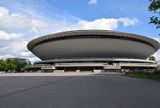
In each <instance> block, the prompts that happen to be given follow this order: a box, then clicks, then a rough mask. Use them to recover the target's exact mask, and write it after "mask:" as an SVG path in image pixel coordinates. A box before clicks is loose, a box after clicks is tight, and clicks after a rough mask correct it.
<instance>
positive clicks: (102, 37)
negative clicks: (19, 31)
mask: <svg viewBox="0 0 160 108" xmlns="http://www.w3.org/2000/svg"><path fill="white" fill-rule="evenodd" d="M27 47H28V49H29V50H30V51H31V52H32V53H33V54H34V55H36V56H37V57H39V58H40V59H41V60H42V61H39V62H36V63H35V65H36V64H37V65H38V64H39V65H40V64H41V65H45V64H47V65H53V67H54V69H58V67H56V66H57V65H58V64H57V63H61V65H62V63H65V65H64V64H63V66H61V67H64V68H65V67H67V66H68V67H72V66H71V63H72V65H73V67H75V66H74V65H75V64H76V66H77V67H79V66H78V65H80V66H81V65H83V67H84V66H85V67H87V65H88V66H89V67H94V66H90V65H89V64H92V65H93V64H94V65H95V66H96V64H97V63H103V64H104V63H105V64H107V65H106V66H108V65H112V66H113V64H114V63H122V62H123V63H124V62H125V63H127V62H128V63H155V62H153V61H149V60H146V59H147V58H148V57H149V56H151V55H152V54H153V53H155V52H156V51H157V50H158V49H159V47H160V45H159V43H158V42H157V41H156V40H153V39H151V38H148V37H145V36H141V35H137V34H131V33H124V32H117V31H108V30H75V31H66V32H60V33H55V34H50V35H47V36H42V37H39V38H37V39H34V40H32V41H31V42H29V43H28V45H27ZM67 63H68V64H67ZM77 63H78V64H77ZM87 63H88V64H87ZM95 63H96V64H95ZM84 64H87V65H84ZM116 65H117V64H116ZM139 67H140V66H139ZM142 67H143V66H142ZM94 68H95V67H94ZM106 68H107V67H106ZM113 68H114V67H113ZM103 69H104V67H103Z"/></svg>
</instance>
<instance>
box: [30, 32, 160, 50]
mask: <svg viewBox="0 0 160 108" xmlns="http://www.w3.org/2000/svg"><path fill="white" fill-rule="evenodd" d="M79 36H80V37H81V38H82V37H83V38H85V37H90V38H96V37H95V36H98V37H105V38H125V39H128V40H135V41H141V42H144V43H146V44H148V45H150V46H152V47H153V48H154V49H155V51H157V50H158V49H159V48H160V45H159V43H158V42H157V41H155V40H154V39H151V38H148V37H145V36H142V35H137V34H132V33H125V32H117V31H110V30H75V31H66V32H60V33H55V34H50V35H46V36H42V37H39V38H37V39H34V40H32V41H31V42H29V43H28V45H27V47H28V49H29V50H30V51H32V49H33V48H34V47H35V46H36V45H38V44H41V43H44V42H47V41H52V40H56V39H66V38H76V37H77V38H78V37H79Z"/></svg>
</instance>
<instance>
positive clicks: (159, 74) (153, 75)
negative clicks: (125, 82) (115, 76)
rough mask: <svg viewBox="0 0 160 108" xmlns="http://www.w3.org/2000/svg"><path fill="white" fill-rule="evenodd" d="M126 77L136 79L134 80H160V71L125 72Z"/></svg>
mask: <svg viewBox="0 0 160 108" xmlns="http://www.w3.org/2000/svg"><path fill="white" fill-rule="evenodd" d="M124 76H129V77H134V78H144V79H160V71H154V72H146V71H140V72H136V73H135V72H125V75H124Z"/></svg>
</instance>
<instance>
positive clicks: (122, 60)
mask: <svg viewBox="0 0 160 108" xmlns="http://www.w3.org/2000/svg"><path fill="white" fill-rule="evenodd" d="M72 61H73V62H75V61H91V62H92V61H105V62H106V61H112V62H114V61H120V62H146V63H156V61H151V60H143V59H130V58H80V59H78V58H77V59H52V60H44V61H37V62H35V63H34V64H43V63H50V62H72Z"/></svg>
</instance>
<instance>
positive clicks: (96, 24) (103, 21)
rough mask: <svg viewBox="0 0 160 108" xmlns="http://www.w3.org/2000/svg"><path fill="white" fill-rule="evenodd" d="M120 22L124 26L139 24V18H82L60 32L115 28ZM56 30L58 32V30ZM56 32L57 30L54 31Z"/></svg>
mask: <svg viewBox="0 0 160 108" xmlns="http://www.w3.org/2000/svg"><path fill="white" fill-rule="evenodd" d="M119 23H122V24H123V26H124V27H126V26H134V25H136V24H138V19H136V18H118V19H115V18H100V19H96V20H93V21H87V20H80V21H78V22H77V23H75V24H72V25H69V24H68V25H67V26H65V27H64V28H61V29H60V30H57V31H58V32H60V31H64V30H79V29H101V30H115V29H116V28H118V25H119ZM57 31H56V32H57ZM54 32H55V31H54Z"/></svg>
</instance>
